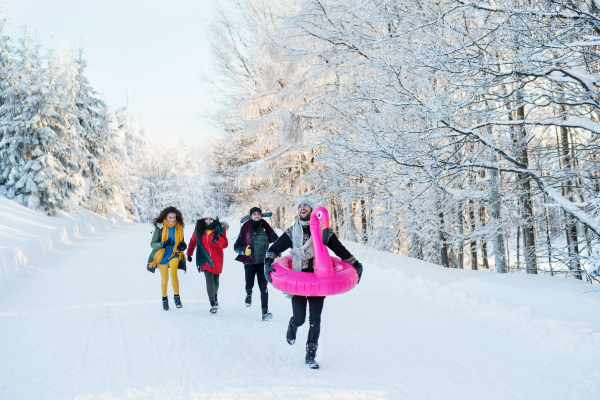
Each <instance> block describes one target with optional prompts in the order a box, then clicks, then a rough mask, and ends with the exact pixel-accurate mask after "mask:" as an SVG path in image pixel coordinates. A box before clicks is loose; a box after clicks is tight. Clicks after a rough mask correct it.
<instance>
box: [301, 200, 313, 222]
mask: <svg viewBox="0 0 600 400" xmlns="http://www.w3.org/2000/svg"><path fill="white" fill-rule="evenodd" d="M311 213H312V208H310V207H309V206H307V205H306V204H300V207H298V215H299V216H300V219H301V220H302V221H307V220H308V219H309V218H310V214H311Z"/></svg>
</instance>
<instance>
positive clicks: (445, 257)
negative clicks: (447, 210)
mask: <svg viewBox="0 0 600 400" xmlns="http://www.w3.org/2000/svg"><path fill="white" fill-rule="evenodd" d="M439 217H440V229H439V239H440V244H441V246H440V247H441V249H440V250H441V259H442V265H443V266H444V267H446V268H449V267H450V262H449V261H448V245H447V243H446V235H445V234H444V212H443V211H440V214H439Z"/></svg>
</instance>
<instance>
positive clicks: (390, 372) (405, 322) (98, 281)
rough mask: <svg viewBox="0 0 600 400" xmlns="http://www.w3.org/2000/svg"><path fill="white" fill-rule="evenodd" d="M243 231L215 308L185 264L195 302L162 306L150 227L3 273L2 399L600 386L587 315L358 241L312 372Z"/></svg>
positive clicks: (485, 392) (326, 316) (537, 394)
mask: <svg viewBox="0 0 600 400" xmlns="http://www.w3.org/2000/svg"><path fill="white" fill-rule="evenodd" d="M232 225H234V224H232ZM233 229H236V228H235V227H234V228H233ZM235 233H236V232H231V233H230V234H229V235H228V236H229V239H230V246H229V248H228V249H227V251H226V263H225V268H224V273H223V275H222V276H221V286H220V291H219V302H220V309H219V311H218V314H216V315H211V314H210V313H209V312H208V309H209V305H208V300H207V296H206V290H205V283H204V278H203V276H201V275H200V274H198V272H197V270H196V269H195V267H194V266H192V265H191V264H188V272H187V274H185V275H184V274H183V273H182V272H181V271H180V274H179V277H180V278H179V279H180V292H181V298H182V302H183V306H184V307H183V309H175V308H174V307H172V309H171V310H170V311H168V312H165V311H163V310H162V308H161V304H160V276H159V274H158V273H156V274H154V275H153V274H150V273H149V272H147V271H146V268H145V262H146V259H147V256H148V253H149V250H150V247H149V242H150V237H151V234H150V228H149V226H148V225H139V224H122V226H117V227H113V228H108V229H103V230H100V231H98V232H88V233H82V234H80V235H79V237H75V238H72V239H71V240H70V242H69V244H68V245H64V246H60V248H59V249H58V250H55V251H50V252H48V253H47V254H46V255H45V256H44V257H41V258H40V259H39V260H37V261H36V267H37V268H36V269H34V271H35V272H32V273H30V274H29V275H28V276H26V277H24V278H21V279H7V280H4V281H3V282H2V283H1V284H0V290H1V291H0V360H2V363H1V365H0V399H75V398H76V399H120V398H144V399H155V398H156V399H158V398H161V399H162V398H168V399H209V398H210V399H230V398H255V399H266V398H292V399H295V398H298V399H306V398H316V399H325V398H348V399H355V398H358V399H378V398H386V399H477V400H481V399H546V400H547V399H594V398H600V385H599V383H598V382H599V380H600V368H598V367H599V366H600V357H599V353H600V352H599V350H598V349H599V343H600V340H599V338H598V336H599V335H598V333H595V332H593V331H592V330H591V328H589V325H587V324H585V322H586V321H581V322H580V323H574V322H571V321H569V322H563V321H560V320H554V319H549V318H547V317H540V316H538V315H536V314H534V313H533V312H532V311H531V309H527V308H522V307H508V306H506V305H504V304H501V302H496V301H493V302H488V301H483V300H479V299H477V298H472V297H470V296H468V295H467V294H466V292H465V291H462V290H455V289H453V288H450V287H448V286H444V285H443V284H440V283H439V279H443V278H439V277H438V281H436V279H432V278H431V277H427V278H423V277H422V276H420V275H419V274H418V273H417V272H415V271H419V268H421V269H423V270H428V269H431V271H433V272H432V273H433V274H434V275H435V274H439V272H438V271H443V272H444V273H446V272H448V273H449V274H451V275H452V274H455V275H452V276H454V278H449V280H451V281H452V280H454V281H455V280H456V279H458V278H456V277H457V276H458V277H461V276H463V275H460V274H470V273H477V272H474V271H456V270H451V271H448V270H444V269H442V268H441V267H432V266H426V265H422V266H418V264H419V263H422V262H419V261H414V265H406V267H407V268H406V269H405V268H403V267H404V266H403V265H401V264H402V263H407V262H408V263H410V262H411V261H410V260H409V259H407V258H404V257H400V256H396V255H391V254H388V255H380V253H377V252H375V251H371V250H368V249H365V248H362V246H358V245H352V246H351V251H353V252H355V254H356V256H357V257H358V258H359V259H360V260H361V261H362V262H363V264H364V266H365V273H364V276H363V280H362V281H361V283H360V284H359V285H358V286H357V288H356V289H355V290H353V291H351V292H349V293H347V294H344V295H340V296H332V297H328V298H327V299H326V300H325V308H324V311H323V321H322V329H321V339H320V343H319V350H318V352H317V361H318V362H319V363H320V365H321V369H320V370H317V371H313V370H309V369H308V368H307V367H306V366H305V365H304V354H305V349H304V343H305V340H306V334H307V330H308V328H307V325H308V324H305V325H304V326H302V327H301V328H300V329H299V331H298V340H297V342H296V344H295V345H294V346H289V345H288V344H287V343H286V341H285V332H286V327H287V323H288V320H289V318H290V316H291V306H290V304H289V300H288V299H286V298H285V297H284V296H283V295H281V294H280V293H279V292H277V291H276V290H275V289H272V288H271V287H270V309H271V311H272V313H273V315H274V318H273V319H272V320H271V321H268V322H262V321H261V319H260V308H259V303H260V300H259V294H258V288H257V287H255V292H254V299H253V300H254V303H253V305H252V307H250V308H246V307H245V305H244V296H245V292H244V277H243V268H242V265H241V264H239V263H237V262H235V261H234V253H233V249H232V247H233V240H234V239H235ZM190 236H191V226H190V227H189V229H186V238H189V237H190ZM394 257H396V258H394ZM382 260H384V261H385V262H383V261H382ZM394 260H396V261H394ZM406 260H409V261H406ZM394 263H396V265H392V264H394ZM397 264H400V265H397ZM422 264H423V263H422ZM409 267H410V268H409ZM428 273H429V272H428ZM480 273H483V274H485V272H480ZM456 274H458V275H456ZM440 276H441V275H440ZM585 287H586V288H591V286H585ZM594 288H595V287H594ZM593 296H595V297H594V298H593V301H596V300H597V299H598V296H596V295H593ZM507 297H510V293H507ZM169 298H170V302H171V305H173V304H172V289H171V287H170V285H169Z"/></svg>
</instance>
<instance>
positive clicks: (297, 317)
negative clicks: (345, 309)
mask: <svg viewBox="0 0 600 400" xmlns="http://www.w3.org/2000/svg"><path fill="white" fill-rule="evenodd" d="M324 302H325V297H324V296H322V297H310V296H294V297H292V309H293V311H294V315H293V316H292V319H291V320H290V324H292V326H295V327H296V328H297V327H299V326H301V325H302V324H304V321H305V320H306V303H308V307H309V312H310V315H309V317H308V322H309V323H310V328H309V329H308V341H309V342H310V343H318V342H319V334H320V333H321V313H322V312H323V303H324Z"/></svg>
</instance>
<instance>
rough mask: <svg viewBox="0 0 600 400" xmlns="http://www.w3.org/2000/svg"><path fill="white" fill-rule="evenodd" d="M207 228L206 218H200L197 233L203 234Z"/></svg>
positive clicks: (197, 223)
mask: <svg viewBox="0 0 600 400" xmlns="http://www.w3.org/2000/svg"><path fill="white" fill-rule="evenodd" d="M205 230H206V222H204V218H200V219H199V220H198V221H196V235H201V234H202V233H203V232H204V231H205Z"/></svg>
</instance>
